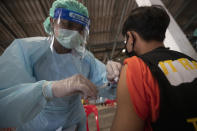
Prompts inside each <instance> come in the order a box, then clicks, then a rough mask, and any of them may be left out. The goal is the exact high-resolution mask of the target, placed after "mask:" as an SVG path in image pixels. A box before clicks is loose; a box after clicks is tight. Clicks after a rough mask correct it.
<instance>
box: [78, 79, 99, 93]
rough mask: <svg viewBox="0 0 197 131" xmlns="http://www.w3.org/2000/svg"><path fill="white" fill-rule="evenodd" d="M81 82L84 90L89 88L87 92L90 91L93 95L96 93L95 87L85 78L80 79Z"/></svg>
mask: <svg viewBox="0 0 197 131" xmlns="http://www.w3.org/2000/svg"><path fill="white" fill-rule="evenodd" d="M81 82H82V83H83V84H84V86H85V87H86V88H89V90H91V91H92V92H93V93H94V94H97V93H98V91H97V88H96V86H95V85H94V84H93V83H92V82H91V81H90V80H88V79H87V78H85V77H82V79H81Z"/></svg>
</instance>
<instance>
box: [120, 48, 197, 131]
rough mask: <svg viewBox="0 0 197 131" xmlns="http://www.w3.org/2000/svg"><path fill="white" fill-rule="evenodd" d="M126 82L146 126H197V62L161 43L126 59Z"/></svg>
mask: <svg viewBox="0 0 197 131" xmlns="http://www.w3.org/2000/svg"><path fill="white" fill-rule="evenodd" d="M124 63H125V64H127V65H128V68H127V74H126V75H127V80H126V81H127V86H128V89H129V92H130V97H131V101H132V103H133V105H134V108H135V111H136V113H137V114H138V116H139V117H140V118H141V119H142V120H144V121H145V122H146V129H145V130H168V131H170V130H195V127H197V104H196V100H197V62H196V61H195V60H194V59H192V58H190V57H189V56H186V55H184V54H182V53H179V52H176V51H171V50H169V49H167V48H164V47H160V48H157V49H154V50H153V51H151V52H149V53H146V54H144V55H143V56H139V57H136V56H134V57H131V58H128V59H126V60H125V62H124Z"/></svg>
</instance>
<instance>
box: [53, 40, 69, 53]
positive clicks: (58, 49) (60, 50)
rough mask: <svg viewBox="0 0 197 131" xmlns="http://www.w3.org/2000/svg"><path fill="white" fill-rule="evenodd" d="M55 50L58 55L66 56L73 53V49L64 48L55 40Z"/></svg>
mask: <svg viewBox="0 0 197 131" xmlns="http://www.w3.org/2000/svg"><path fill="white" fill-rule="evenodd" d="M53 48H54V49H55V51H56V52H57V53H58V54H66V53H70V52H71V51H72V49H68V48H65V47H64V46H62V45H61V44H59V42H58V41H57V40H54V44H53Z"/></svg>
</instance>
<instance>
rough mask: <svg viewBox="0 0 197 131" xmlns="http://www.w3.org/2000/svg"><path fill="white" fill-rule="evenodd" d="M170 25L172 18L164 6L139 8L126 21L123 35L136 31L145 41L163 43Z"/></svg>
mask: <svg viewBox="0 0 197 131" xmlns="http://www.w3.org/2000/svg"><path fill="white" fill-rule="evenodd" d="M169 23H170V17H169V16H168V14H167V12H166V11H165V9H164V8H163V7H162V6H160V5H152V6H143V7H138V8H135V9H134V10H132V11H131V13H130V16H129V17H128V18H127V19H126V21H125V23H124V25H123V29H122V35H123V36H125V35H126V33H127V31H135V32H137V33H138V34H139V35H140V37H142V38H143V39H144V40H145V41H151V40H156V41H159V42H163V40H164V38H165V32H166V29H167V27H168V25H169Z"/></svg>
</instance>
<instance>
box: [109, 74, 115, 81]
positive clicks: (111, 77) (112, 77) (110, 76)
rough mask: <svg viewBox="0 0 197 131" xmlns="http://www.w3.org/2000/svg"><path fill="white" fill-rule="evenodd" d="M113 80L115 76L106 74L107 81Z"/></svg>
mask: <svg viewBox="0 0 197 131" xmlns="http://www.w3.org/2000/svg"><path fill="white" fill-rule="evenodd" d="M114 78H115V75H113V74H111V75H110V74H107V79H108V80H109V81H113V80H114Z"/></svg>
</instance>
